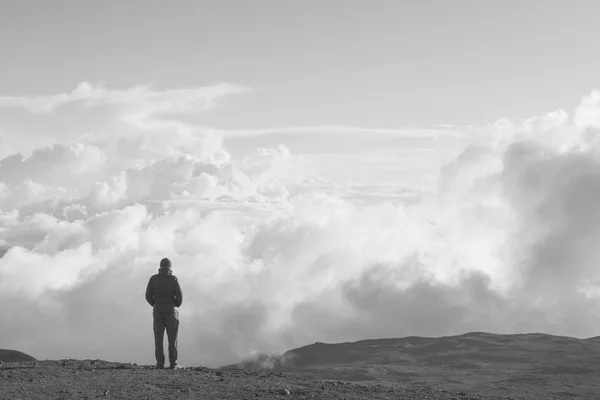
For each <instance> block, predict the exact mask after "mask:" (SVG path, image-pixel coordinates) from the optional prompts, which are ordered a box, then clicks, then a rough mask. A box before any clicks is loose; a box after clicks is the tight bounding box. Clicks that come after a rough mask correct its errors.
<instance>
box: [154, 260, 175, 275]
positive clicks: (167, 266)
mask: <svg viewBox="0 0 600 400" xmlns="http://www.w3.org/2000/svg"><path fill="white" fill-rule="evenodd" d="M158 273H159V274H163V275H171V274H172V273H173V272H172V271H171V260H169V259H168V258H163V259H162V260H160V268H159V269H158Z"/></svg>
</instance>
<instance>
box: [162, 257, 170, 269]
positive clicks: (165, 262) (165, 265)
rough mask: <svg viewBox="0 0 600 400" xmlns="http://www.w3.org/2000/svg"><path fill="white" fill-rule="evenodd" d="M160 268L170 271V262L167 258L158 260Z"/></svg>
mask: <svg viewBox="0 0 600 400" xmlns="http://www.w3.org/2000/svg"><path fill="white" fill-rule="evenodd" d="M160 267H161V268H166V269H171V260H169V259H168V258H163V259H162V260H160Z"/></svg>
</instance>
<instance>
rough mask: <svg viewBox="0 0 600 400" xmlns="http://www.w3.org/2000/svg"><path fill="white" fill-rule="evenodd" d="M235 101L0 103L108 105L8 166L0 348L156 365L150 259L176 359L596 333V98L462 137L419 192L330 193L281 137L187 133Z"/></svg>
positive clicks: (117, 94)
mask: <svg viewBox="0 0 600 400" xmlns="http://www.w3.org/2000/svg"><path fill="white" fill-rule="evenodd" d="M244 90H245V89H242V88H238V87H237V86H235V85H228V84H226V85H216V86H214V87H207V88H198V89H185V90H170V91H154V90H151V89H149V88H147V87H143V88H133V89H129V90H120V91H119V90H109V89H106V88H104V87H103V86H92V85H90V84H86V83H83V84H80V85H79V86H78V87H77V88H76V89H75V90H74V91H72V92H70V93H65V94H59V95H54V96H37V97H7V96H4V97H0V107H5V108H7V107H10V108H12V107H20V108H23V109H26V110H28V111H31V112H32V114H31V115H30V116H29V118H38V117H39V113H42V114H44V115H45V117H44V118H52V117H53V116H54V115H55V114H56V113H58V112H59V111H60V109H61V107H67V106H69V105H70V106H73V105H75V106H77V107H79V108H77V107H76V108H75V109H72V110H69V113H72V115H75V114H76V113H78V112H82V111H81V108H83V109H88V108H89V109H91V110H94V111H95V112H96V111H98V112H100V111H99V110H100V109H102V107H105V106H110V107H112V108H111V111H110V113H108V114H105V113H101V114H100V115H101V117H102V120H103V121H104V125H102V126H103V128H102V129H98V130H96V131H87V132H81V134H80V135H75V136H73V135H72V134H70V135H62V134H61V133H60V132H58V131H55V132H49V137H50V138H51V142H52V143H50V144H48V143H42V144H38V143H35V142H34V143H30V144H29V145H30V147H31V148H30V151H29V153H27V154H24V152H23V154H21V153H13V154H8V155H7V156H6V157H5V158H3V159H2V160H1V161H0V247H2V248H3V249H4V250H6V253H5V254H4V256H3V257H2V258H1V259H0V302H1V303H2V304H4V306H3V307H2V308H1V310H0V326H1V327H2V337H1V338H0V346H1V347H4V348H15V349H18V350H20V351H24V352H27V353H30V354H32V355H33V356H35V357H37V358H65V357H77V358H102V359H110V360H115V361H129V362H138V363H153V344H152V340H153V336H152V321H151V309H150V307H149V306H148V305H147V304H146V303H145V301H144V290H145V286H146V283H147V280H148V278H149V277H150V275H151V274H153V273H155V271H156V269H157V268H158V262H159V260H160V259H161V258H162V257H169V258H170V259H171V260H172V262H173V269H174V273H175V274H176V275H177V276H178V277H179V279H180V281H181V283H182V285H183V288H184V291H185V298H184V304H183V307H182V308H181V333H180V358H181V363H182V364H183V365H199V364H203V365H208V366H218V365H223V364H228V363H232V362H236V361H238V360H240V359H242V358H244V357H247V356H250V355H252V354H255V353H257V352H282V351H285V350H287V349H289V348H292V347H296V346H301V345H305V344H307V343H312V342H315V341H321V342H337V341H347V340H359V339H363V338H375V337H399V336H406V335H427V336H438V335H449V334H460V333H464V332H468V331H492V332H498V333H515V332H531V331H541V332H547V333H555V334H565V335H572V336H578V337H588V336H595V335H597V334H598V332H599V331H600V322H599V321H600V318H598V317H599V315H598V314H600V311H598V310H600V308H599V305H600V302H599V294H600V290H599V286H598V284H599V282H600V279H599V278H600V277H599V276H598V275H599V272H598V271H600V270H599V269H598V268H597V265H598V264H599V262H600V250H599V249H600V247H599V246H598V245H597V243H598V241H599V240H600V228H599V227H600V223H599V222H600V203H598V201H597V199H598V198H599V196H600V145H599V141H598V137H599V136H598V135H599V134H600V101H599V99H600V94H599V93H598V92H593V93H592V94H591V95H589V96H586V97H585V98H583V100H582V102H581V104H580V105H579V107H578V108H577V110H576V111H575V113H574V116H573V117H569V116H568V114H567V113H566V112H565V111H562V110H559V111H556V112H551V113H549V114H546V115H544V116H540V117H534V118H531V119H528V120H526V121H523V122H520V123H515V122H512V121H510V120H508V119H504V120H500V121H496V122H495V123H492V124H490V125H488V126H483V127H479V128H473V127H469V128H464V129H465V130H464V131H463V132H462V134H461V135H459V136H460V142H459V144H458V147H453V148H452V149H450V150H451V152H450V153H451V154H452V155H453V156H452V159H451V160H450V161H449V162H447V163H445V164H444V166H443V167H442V168H440V169H438V168H436V167H435V166H432V167H430V168H429V169H428V170H427V171H425V172H426V173H428V174H435V176H436V177H437V178H436V181H435V182H436V183H435V186H433V187H431V188H430V190H428V191H426V192H422V191H420V190H411V188H410V187H406V185H405V183H404V182H400V181H399V182H395V186H394V184H392V185H390V184H389V183H386V184H385V185H381V184H380V183H379V181H378V177H377V176H371V177H370V178H372V179H370V180H368V181H362V182H355V183H354V184H353V185H336V183H335V182H328V181H326V180H324V179H322V178H321V177H320V171H319V170H318V168H316V169H315V164H314V163H312V162H311V157H310V156H309V155H306V154H303V153H302V154H300V153H295V152H294V151H292V150H293V149H291V148H290V147H289V146H285V145H280V144H279V143H278V142H273V143H272V146H270V147H264V148H259V149H255V150H254V151H253V152H252V153H250V154H247V155H245V156H243V157H237V158H236V157H232V156H231V153H230V152H229V151H228V148H227V147H226V146H225V145H224V144H223V137H224V136H226V135H227V134H226V132H225V133H224V132H222V131H219V130H217V129H206V128H202V127H200V126H198V125H195V124H194V123H191V122H189V121H187V120H186V119H185V118H184V117H185V116H186V115H189V114H194V113H198V112H204V111H207V110H209V109H210V108H211V107H215V106H216V103H217V101H218V100H219V99H220V98H221V97H225V96H228V95H235V94H238V93H241V92H242V91H244ZM69 115H71V114H69ZM57 118H58V117H57ZM107 121H108V122H107ZM109 122H110V123H109ZM0 125H2V121H1V120H0ZM109 128H110V129H109ZM294 129H295V128H289V129H287V130H286V129H282V130H281V131H282V133H283V134H284V135H283V136H280V137H279V139H278V140H279V141H282V142H283V143H284V144H285V140H286V137H287V133H286V132H288V133H289V131H294ZM344 129H346V128H344ZM466 129H468V130H466ZM359 130H360V131H361V132H364V134H365V135H367V134H368V132H367V130H366V129H365V128H360V129H359ZM248 132H250V133H251V134H254V133H256V132H258V131H253V130H248ZM336 132H337V131H336ZM427 132H428V131H427ZM270 133H275V134H276V133H277V132H276V131H275V132H270ZM243 134H244V132H242V131H239V132H234V133H233V134H232V135H231V136H239V135H242V136H243ZM336 135H337V136H339V143H340V144H342V142H343V140H344V135H343V134H341V133H339V132H337V133H336ZM8 138H9V139H8V140H7V141H6V142H5V145H6V146H7V147H6V148H7V149H16V148H20V147H22V143H20V142H19V141H18V140H17V139H16V138H15V137H12V139H11V136H8ZM309 140H311V141H314V137H313V138H311V139H309ZM315 146H318V142H317V143H315ZM380 150H389V149H380ZM7 151H8V150H7ZM8 152H10V151H8ZM390 162H393V160H392V161H390ZM419 165H420V164H419ZM344 167H345V168H346V169H347V170H348V171H351V172H352V171H356V172H357V176H358V175H359V174H358V172H359V171H360V170H361V169H362V168H363V165H361V163H360V162H356V163H348V164H345V165H344ZM419 168H427V167H426V166H425V167H422V166H420V167H419ZM374 193H375V194H376V195H373V194H374ZM365 199H370V200H369V201H365Z"/></svg>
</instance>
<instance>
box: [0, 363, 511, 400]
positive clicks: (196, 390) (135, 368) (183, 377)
mask: <svg viewBox="0 0 600 400" xmlns="http://www.w3.org/2000/svg"><path fill="white" fill-rule="evenodd" d="M97 398H102V399H127V400H130V399H156V400H158V399H160V400H168V399H195V400H202V399H206V400H218V399H238V400H244V399H246V400H249V399H262V400H274V399H283V398H287V399H347V400H384V399H389V400H391V399H397V400H413V399H419V400H420V399H427V400H457V399H461V400H502V399H505V400H507V399H511V398H510V397H498V396H487V397H485V396H481V395H478V394H470V393H467V392H461V393H453V392H450V391H447V390H445V389H443V388H435V387H432V386H427V385H415V384H412V385H410V384H408V385H404V384H403V385H396V386H381V385H361V384H353V383H348V382H337V381H336V382H319V381H314V380H309V379H303V378H298V377H291V376H288V375H287V374H284V373H267V372H251V371H244V370H215V369H209V368H203V367H198V368H182V369H176V370H168V369H163V370H156V369H153V368H152V367H150V366H139V365H135V364H117V363H111V362H106V361H100V360H61V361H39V362H35V361H29V362H20V363H3V364H2V365H0V399H2V400H4V399H6V400H9V399H10V400H18V399H27V400H29V399H44V400H47V399H97Z"/></svg>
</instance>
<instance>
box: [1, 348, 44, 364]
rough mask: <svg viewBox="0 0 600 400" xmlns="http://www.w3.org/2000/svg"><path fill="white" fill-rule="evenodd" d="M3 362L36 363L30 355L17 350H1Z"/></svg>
mask: <svg viewBox="0 0 600 400" xmlns="http://www.w3.org/2000/svg"><path fill="white" fill-rule="evenodd" d="M0 361H1V362H18V361H36V359H35V358H33V357H31V356H30V355H29V354H25V353H21V352H20V351H16V350H7V349H0Z"/></svg>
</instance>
